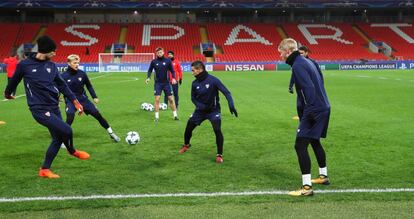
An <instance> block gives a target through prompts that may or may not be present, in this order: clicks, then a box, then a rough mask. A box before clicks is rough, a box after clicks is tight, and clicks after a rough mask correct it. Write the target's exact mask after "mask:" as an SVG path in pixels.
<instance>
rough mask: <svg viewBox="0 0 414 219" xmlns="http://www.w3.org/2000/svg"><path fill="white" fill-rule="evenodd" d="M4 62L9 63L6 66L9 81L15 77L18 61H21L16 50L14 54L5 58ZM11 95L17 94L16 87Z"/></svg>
mask: <svg viewBox="0 0 414 219" xmlns="http://www.w3.org/2000/svg"><path fill="white" fill-rule="evenodd" d="M3 62H4V64H6V65H7V67H6V71H7V81H8V82H9V81H10V80H11V78H12V77H13V74H14V72H15V71H16V66H17V63H18V62H19V59H18V58H17V54H16V52H13V54H12V55H11V56H10V57H8V58H5V59H4V60H3ZM11 95H12V96H15V95H16V89H14V90H12V91H11Z"/></svg>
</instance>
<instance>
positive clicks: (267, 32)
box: [207, 24, 281, 62]
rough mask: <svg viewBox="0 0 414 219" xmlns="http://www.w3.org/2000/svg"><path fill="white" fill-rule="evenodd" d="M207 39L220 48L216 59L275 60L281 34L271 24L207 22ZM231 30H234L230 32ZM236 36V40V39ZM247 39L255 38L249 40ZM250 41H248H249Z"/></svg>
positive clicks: (277, 54)
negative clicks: (220, 50)
mask: <svg viewBox="0 0 414 219" xmlns="http://www.w3.org/2000/svg"><path fill="white" fill-rule="evenodd" d="M207 31H208V37H209V40H210V41H211V42H213V43H215V44H216V46H219V47H221V48H222V53H223V54H220V52H219V54H218V55H216V56H215V57H216V61H220V62H242V61H275V60H277V59H279V53H278V51H277V45H278V43H279V42H280V41H281V36H280V35H279V34H278V33H277V31H276V25H271V24H255V25H247V24H207ZM232 31H234V32H233V33H232ZM236 38H237V40H236ZM249 39H257V40H254V41H255V42H251V41H252V40H249ZM249 41H250V42H249Z"/></svg>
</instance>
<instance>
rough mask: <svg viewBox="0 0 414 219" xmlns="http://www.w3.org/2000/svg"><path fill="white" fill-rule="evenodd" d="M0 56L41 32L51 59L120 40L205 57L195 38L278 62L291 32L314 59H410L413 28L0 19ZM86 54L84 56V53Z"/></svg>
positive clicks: (225, 52) (134, 47) (219, 51)
mask: <svg viewBox="0 0 414 219" xmlns="http://www.w3.org/2000/svg"><path fill="white" fill-rule="evenodd" d="M0 25H1V27H2V30H3V31H2V32H1V33H0V39H1V42H2V43H1V44H0V55H1V56H2V57H5V56H8V55H9V54H10V52H11V51H12V48H13V47H19V46H20V45H21V44H22V43H32V42H34V41H35V39H36V37H38V36H39V35H42V34H47V35H49V36H51V37H52V38H53V39H54V40H55V41H56V43H57V44H58V47H57V54H58V55H57V57H56V59H55V61H57V62H65V61H66V57H67V56H68V55H69V54H73V53H76V54H79V55H81V56H82V61H83V62H98V53H104V52H110V51H111V45H112V44H113V43H121V44H126V45H127V46H128V47H127V48H128V50H127V51H128V52H134V53H152V52H154V50H155V48H156V47H159V46H160V47H164V48H165V50H166V51H168V50H173V51H174V52H175V54H176V56H177V57H178V59H180V60H181V61H183V62H190V61H193V60H196V59H201V60H203V61H205V60H206V58H205V57H204V55H203V54H201V49H200V43H206V42H212V43H214V45H215V49H216V53H215V54H214V57H213V58H212V59H209V61H214V60H215V61H216V62H248V61H251V62H267V61H278V60H280V58H279V53H278V51H277V45H278V43H279V42H280V40H281V39H283V38H285V37H292V38H294V39H296V40H297V41H298V42H299V43H300V44H302V45H306V46H308V47H309V48H310V50H311V54H312V55H311V56H312V57H313V58H314V59H316V60H319V61H349V60H359V59H367V60H388V59H390V58H392V57H394V56H395V57H398V58H403V59H414V52H413V51H414V27H413V24H410V23H393V24H370V23H368V24H367V23H358V24H347V23H328V24H299V23H288V24H282V25H277V24H207V25H202V24H129V25H121V24H59V23H55V24H48V25H42V24H13V23H2V24H0ZM370 41H373V42H385V43H386V44H388V45H389V46H391V48H392V56H391V57H388V56H386V55H384V54H382V53H373V52H371V51H370V50H369V49H368V43H369V42H370ZM87 53H89V55H88V54H87Z"/></svg>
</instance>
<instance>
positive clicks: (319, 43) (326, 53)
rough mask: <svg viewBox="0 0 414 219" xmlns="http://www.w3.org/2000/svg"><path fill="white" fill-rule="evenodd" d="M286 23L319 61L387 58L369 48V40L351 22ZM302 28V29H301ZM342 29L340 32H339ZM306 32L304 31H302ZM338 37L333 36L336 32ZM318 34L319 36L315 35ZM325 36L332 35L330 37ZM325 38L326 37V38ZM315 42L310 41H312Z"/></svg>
mask: <svg viewBox="0 0 414 219" xmlns="http://www.w3.org/2000/svg"><path fill="white" fill-rule="evenodd" d="M305 27H306V26H304V25H300V24H285V25H284V26H283V28H284V29H285V31H286V33H287V35H288V36H289V37H292V38H294V39H296V40H298V41H299V42H300V43H301V44H303V45H306V46H307V47H309V49H310V50H311V53H312V57H313V58H314V59H317V60H319V61H329V60H336V61H352V60H359V59H366V60H387V59H389V58H388V57H386V56H385V55H383V54H377V53H372V52H371V51H369V50H368V46H367V45H368V41H366V40H364V39H363V37H362V36H360V35H358V33H357V32H356V31H355V30H354V29H353V28H352V25H351V24H343V23H341V24H339V23H330V24H327V25H324V26H321V25H318V26H308V27H307V28H305ZM301 29H302V31H301ZM306 30H308V32H306ZM337 31H340V32H337ZM302 32H304V33H302ZM335 33H336V34H337V35H336V36H337V37H332V36H333V35H334V34H335ZM315 36H317V37H315ZM324 36H331V37H330V38H328V37H324ZM324 38H325V39H324ZM312 39H314V41H313V42H309V41H312Z"/></svg>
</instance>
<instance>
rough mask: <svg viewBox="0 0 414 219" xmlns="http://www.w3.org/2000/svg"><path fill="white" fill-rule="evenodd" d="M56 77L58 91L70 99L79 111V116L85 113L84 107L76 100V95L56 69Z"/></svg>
mask: <svg viewBox="0 0 414 219" xmlns="http://www.w3.org/2000/svg"><path fill="white" fill-rule="evenodd" d="M55 72H56V76H55V78H54V80H53V82H55V84H56V86H57V89H58V90H59V92H61V93H62V94H63V95H64V96H65V97H66V98H67V99H69V100H70V101H71V102H72V103H73V105H75V108H76V109H77V110H78V111H79V115H81V114H82V113H83V106H82V105H81V104H80V103H79V101H78V100H77V99H76V96H75V94H73V92H72V91H71V90H70V88H69V86H68V85H67V84H66V82H65V80H63V78H62V76H61V75H60V73H59V70H58V69H57V68H56V67H55Z"/></svg>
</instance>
